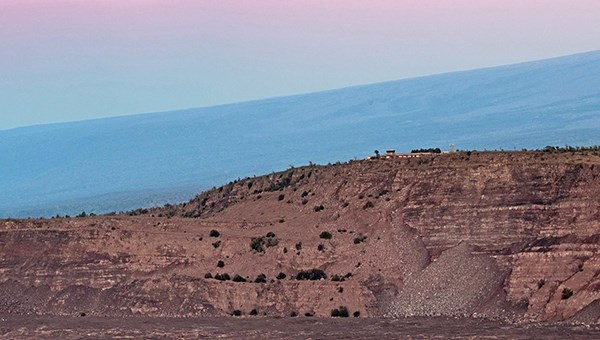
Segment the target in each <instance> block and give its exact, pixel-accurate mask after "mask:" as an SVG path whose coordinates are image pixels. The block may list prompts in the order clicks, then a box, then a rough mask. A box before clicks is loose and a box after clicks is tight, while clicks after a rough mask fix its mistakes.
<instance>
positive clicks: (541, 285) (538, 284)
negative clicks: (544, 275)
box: [537, 279, 546, 289]
mask: <svg viewBox="0 0 600 340" xmlns="http://www.w3.org/2000/svg"><path fill="white" fill-rule="evenodd" d="M545 284H546V280H544V279H540V280H539V281H538V282H537V286H538V289H541V288H542V287H544V285H545Z"/></svg>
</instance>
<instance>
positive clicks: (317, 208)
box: [313, 205, 325, 212]
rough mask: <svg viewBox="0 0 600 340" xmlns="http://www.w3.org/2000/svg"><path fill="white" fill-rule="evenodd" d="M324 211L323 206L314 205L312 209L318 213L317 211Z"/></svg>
mask: <svg viewBox="0 0 600 340" xmlns="http://www.w3.org/2000/svg"><path fill="white" fill-rule="evenodd" d="M324 209H325V207H324V206H323V205H315V206H314V208H313V210H314V211H315V212H319V211H321V210H324Z"/></svg>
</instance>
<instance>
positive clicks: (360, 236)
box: [354, 234, 367, 244]
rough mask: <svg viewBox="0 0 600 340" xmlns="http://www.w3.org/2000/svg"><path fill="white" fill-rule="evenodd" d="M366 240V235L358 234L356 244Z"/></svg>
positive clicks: (355, 239)
mask: <svg viewBox="0 0 600 340" xmlns="http://www.w3.org/2000/svg"><path fill="white" fill-rule="evenodd" d="M366 240H367V236H366V235H363V234H358V236H356V237H355V238H354V244H359V243H362V242H365V241H366Z"/></svg>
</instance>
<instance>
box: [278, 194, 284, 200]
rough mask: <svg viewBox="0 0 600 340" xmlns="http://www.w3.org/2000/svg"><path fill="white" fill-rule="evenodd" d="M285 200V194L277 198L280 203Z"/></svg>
mask: <svg viewBox="0 0 600 340" xmlns="http://www.w3.org/2000/svg"><path fill="white" fill-rule="evenodd" d="M284 199H285V194H280V195H279V196H278V197H277V200H278V201H283V200H284Z"/></svg>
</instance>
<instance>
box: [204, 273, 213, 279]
mask: <svg viewBox="0 0 600 340" xmlns="http://www.w3.org/2000/svg"><path fill="white" fill-rule="evenodd" d="M204 278H205V279H212V278H213V277H212V274H211V273H206V274H204Z"/></svg>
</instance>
